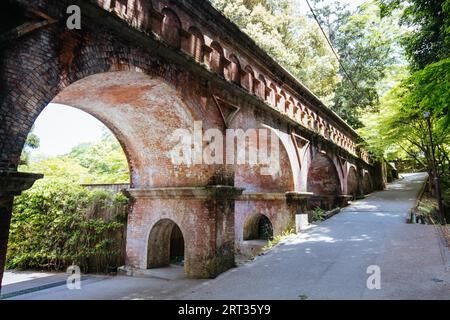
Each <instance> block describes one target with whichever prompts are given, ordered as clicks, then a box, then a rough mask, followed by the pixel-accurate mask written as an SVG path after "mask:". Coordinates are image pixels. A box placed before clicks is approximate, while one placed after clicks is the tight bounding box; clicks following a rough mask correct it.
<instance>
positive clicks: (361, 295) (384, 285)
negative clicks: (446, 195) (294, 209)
mask: <svg viewBox="0 0 450 320" xmlns="http://www.w3.org/2000/svg"><path fill="white" fill-rule="evenodd" d="M424 178H425V175H424V174H408V175H404V179H403V180H400V181H398V182H396V183H393V184H390V185H389V187H388V189H387V190H386V191H381V192H375V193H373V194H371V195H369V196H368V197H367V198H365V199H364V200H361V201H356V202H355V203H353V204H352V205H351V206H349V207H347V208H345V209H344V210H343V211H342V212H341V213H340V214H338V215H336V216H334V217H332V218H331V219H329V220H327V221H324V222H322V223H320V224H319V225H318V226H315V227H313V228H311V229H309V230H307V231H306V232H304V233H302V234H300V235H296V236H292V237H290V238H289V239H287V240H286V241H284V242H283V243H281V245H279V246H277V247H276V248H274V250H272V251H271V252H269V253H267V254H266V255H264V256H262V257H258V258H257V259H255V261H253V262H252V263H249V264H247V265H245V266H243V267H241V268H239V269H234V270H231V271H230V272H228V273H226V274H223V275H221V276H220V277H218V278H217V279H215V280H213V281H209V282H207V283H205V284H203V285H202V286H201V287H199V288H196V289H195V290H194V291H195V292H194V293H191V294H189V295H185V296H182V298H188V299H439V298H440V299H450V273H449V272H446V268H445V263H446V262H445V261H444V258H443V257H444V256H443V254H442V251H443V250H444V247H443V245H442V242H441V237H440V236H439V234H438V231H437V230H438V229H437V228H435V227H433V226H425V225H411V224H406V219H407V217H408V209H410V208H411V207H413V206H414V202H415V199H416V196H417V194H418V192H419V190H420V188H421V186H422V184H423V181H424ZM369 266H378V267H379V268H380V271H381V289H380V290H376V289H375V290H369V289H368V288H367V286H366V282H367V279H368V277H369V276H370V274H367V268H368V267H369Z"/></svg>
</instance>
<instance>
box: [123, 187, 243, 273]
mask: <svg viewBox="0 0 450 320" xmlns="http://www.w3.org/2000/svg"><path fill="white" fill-rule="evenodd" d="M128 192H129V194H130V196H131V197H132V198H133V200H134V201H133V206H132V209H131V212H130V214H129V216H128V226H127V246H126V247H127V249H126V264H127V268H126V269H127V272H128V274H130V275H133V274H139V273H142V272H143V270H146V269H149V268H152V265H153V266H154V267H157V266H164V265H167V264H168V261H167V254H168V252H167V250H168V248H169V245H168V243H167V242H168V241H169V239H168V237H167V235H166V231H168V230H166V227H168V226H169V225H170V224H176V225H177V226H178V227H179V228H180V230H181V232H182V234H183V238H184V242H185V252H184V257H185V264H184V271H185V274H186V275H187V276H188V277H190V278H211V277H215V276H217V275H218V274H219V273H221V272H223V271H225V270H227V269H230V268H232V267H233V266H234V254H235V252H234V201H235V198H236V197H237V196H238V195H240V194H241V193H242V189H239V188H235V187H232V186H220V185H216V186H206V187H169V188H139V189H138V188H134V189H129V190H128ZM149 240H151V241H149ZM154 255H159V256H154ZM149 257H150V259H149Z"/></svg>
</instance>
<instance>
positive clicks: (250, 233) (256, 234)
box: [243, 214, 273, 241]
mask: <svg viewBox="0 0 450 320" xmlns="http://www.w3.org/2000/svg"><path fill="white" fill-rule="evenodd" d="M272 238H273V226H272V223H271V222H270V220H269V218H268V217H267V216H265V215H263V214H254V215H252V216H250V217H248V218H247V220H246V221H245V225H244V236H243V239H244V241H248V240H265V241H267V240H271V239H272Z"/></svg>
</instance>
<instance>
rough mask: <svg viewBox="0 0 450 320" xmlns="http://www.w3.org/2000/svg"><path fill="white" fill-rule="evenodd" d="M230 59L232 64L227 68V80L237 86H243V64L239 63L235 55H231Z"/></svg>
mask: <svg viewBox="0 0 450 320" xmlns="http://www.w3.org/2000/svg"><path fill="white" fill-rule="evenodd" d="M228 59H229V60H230V62H231V63H230V64H229V65H228V68H227V74H226V78H227V80H229V81H231V82H234V83H236V84H241V64H240V62H239V59H238V58H237V57H236V55H234V54H231V55H230V56H229V58H228Z"/></svg>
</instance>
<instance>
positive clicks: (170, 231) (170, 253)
mask: <svg viewBox="0 0 450 320" xmlns="http://www.w3.org/2000/svg"><path fill="white" fill-rule="evenodd" d="M184 252H185V243H184V237H183V233H182V231H181V229H180V227H179V226H178V225H177V224H176V223H175V222H173V221H172V220H170V219H162V220H160V221H158V222H157V223H156V224H155V225H154V226H153V227H152V229H151V231H150V234H149V237H148V249H147V268H148V269H153V268H161V267H168V266H170V264H179V265H183V264H184Z"/></svg>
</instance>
